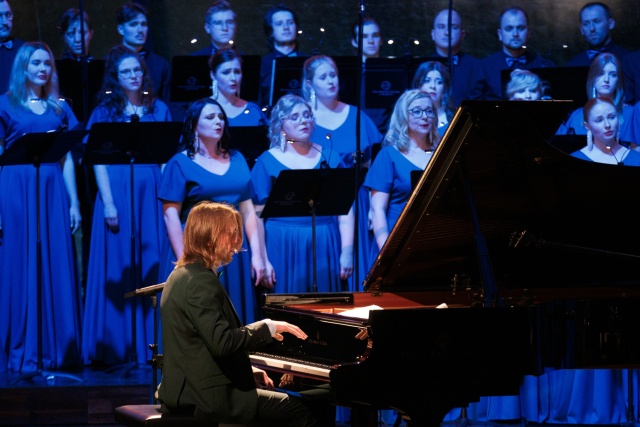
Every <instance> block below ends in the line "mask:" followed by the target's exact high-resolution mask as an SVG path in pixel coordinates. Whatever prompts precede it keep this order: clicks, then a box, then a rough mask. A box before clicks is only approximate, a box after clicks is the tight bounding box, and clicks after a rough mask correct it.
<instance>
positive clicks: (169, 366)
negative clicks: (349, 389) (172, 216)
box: [158, 201, 326, 427]
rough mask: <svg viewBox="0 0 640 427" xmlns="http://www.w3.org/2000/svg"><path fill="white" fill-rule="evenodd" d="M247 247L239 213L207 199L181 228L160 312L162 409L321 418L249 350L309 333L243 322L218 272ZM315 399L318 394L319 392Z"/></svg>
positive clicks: (250, 417)
mask: <svg viewBox="0 0 640 427" xmlns="http://www.w3.org/2000/svg"><path fill="white" fill-rule="evenodd" d="M241 249H242V217H241V215H240V213H239V212H238V211H237V210H235V209H234V208H233V207H231V206H230V205H227V204H223V203H217V202H210V201H205V202H201V203H199V204H198V205H196V206H195V207H194V208H193V209H192V210H191V212H190V213H189V216H188V218H187V223H186V225H185V228H184V247H183V252H182V255H181V257H180V259H179V260H178V262H177V264H176V268H175V270H173V272H172V273H171V275H170V276H169V278H168V279H167V282H166V285H165V287H164V291H163V292H162V299H161V302H160V313H161V316H162V326H163V327H162V339H163V342H164V352H163V356H164V359H163V362H164V363H163V368H162V383H161V385H160V387H159V390H158V397H159V399H160V401H161V402H162V411H163V412H169V413H185V412H187V413H193V414H194V415H195V416H197V417H198V418H202V419H208V420H211V421H212V422H225V423H249V422H251V423H255V424H252V425H274V426H275V425H282V426H285V425H286V426H300V427H306V426H320V425H326V424H321V423H320V420H319V419H318V418H317V417H316V415H315V413H314V411H313V410H312V406H311V405H312V402H311V401H310V399H304V398H301V397H299V396H298V397H297V396H290V395H288V394H286V393H280V392H276V391H274V384H273V381H272V380H271V379H270V378H269V377H268V376H267V374H266V373H265V372H264V371H262V370H260V369H257V368H253V367H252V366H251V363H250V361H249V357H248V356H247V353H248V352H249V351H255V350H258V349H260V348H261V347H263V346H265V345H266V344H269V343H270V342H272V341H273V340H278V341H282V340H283V336H282V334H284V333H285V332H286V333H290V334H292V335H294V336H296V337H298V338H300V339H303V340H304V339H306V338H307V335H306V334H305V333H304V332H303V331H302V330H301V329H300V328H299V327H297V326H295V325H292V324H290V323H286V322H282V321H275V320H270V319H265V320H261V321H257V322H254V323H250V324H248V325H245V326H243V325H242V323H240V319H239V318H238V316H237V314H236V311H235V308H234V306H233V304H232V303H231V300H230V299H229V296H228V295H227V293H226V291H225V289H224V287H223V286H222V284H221V283H220V280H219V279H218V274H219V273H218V270H219V269H220V267H222V266H224V265H225V264H228V263H229V262H231V259H232V258H233V256H234V254H236V253H238V251H240V250H241ZM315 403H316V404H317V403H318V400H315Z"/></svg>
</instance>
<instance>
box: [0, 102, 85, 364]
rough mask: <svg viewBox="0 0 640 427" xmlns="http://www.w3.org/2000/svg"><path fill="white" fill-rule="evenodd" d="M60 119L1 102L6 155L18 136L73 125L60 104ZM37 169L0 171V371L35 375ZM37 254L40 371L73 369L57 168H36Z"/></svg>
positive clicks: (76, 319) (74, 295)
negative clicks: (39, 251)
mask: <svg viewBox="0 0 640 427" xmlns="http://www.w3.org/2000/svg"><path fill="white" fill-rule="evenodd" d="M60 106H61V107H62V113H61V114H60V115H57V114H56V113H55V111H54V110H53V109H52V108H51V107H49V108H48V109H47V110H46V111H45V113H44V114H42V115H37V114H34V113H33V112H31V111H30V110H24V109H13V107H12V106H10V104H9V98H8V97H7V96H6V95H2V96H0V138H4V140H5V149H8V148H9V147H11V146H12V145H13V144H14V143H15V142H16V140H17V139H18V138H19V137H20V136H22V134H24V133H30V132H46V131H50V130H55V129H57V128H58V127H59V126H60V125H61V124H62V123H63V122H67V123H68V125H69V127H70V128H73V127H74V126H76V125H77V123H78V122H77V120H76V118H75V116H74V115H73V112H72V111H71V108H70V107H69V105H68V104H67V103H66V102H63V101H61V102H60ZM36 185H37V181H36V169H35V167H34V166H32V165H18V166H4V167H2V170H1V171H0V218H1V219H2V230H3V233H4V237H3V238H1V239H0V277H1V279H0V294H1V295H2V298H0V372H2V371H7V370H10V371H26V372H28V371H34V370H36V368H37V362H38V339H37V336H38V335H37V331H38V322H37V319H38V311H37V307H38V301H37V288H38V286H37V285H38V280H37V271H38V267H37V261H36V260H37V256H36V247H37V244H36V241H37V239H36V236H37V216H38V212H37V202H36ZM40 225H41V231H40V242H41V248H42V265H41V272H42V326H43V328H42V338H43V339H42V356H43V358H42V361H43V368H44V369H61V368H66V367H70V366H74V365H79V364H80V334H81V299H80V292H79V283H78V278H77V272H76V261H75V257H74V247H73V243H72V239H71V233H70V230H71V226H70V219H69V197H68V194H67V190H66V187H65V185H64V180H63V176H62V167H61V165H60V164H59V163H48V164H43V165H41V166H40Z"/></svg>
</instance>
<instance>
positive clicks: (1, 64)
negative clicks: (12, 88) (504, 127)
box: [0, 0, 24, 95]
mask: <svg viewBox="0 0 640 427" xmlns="http://www.w3.org/2000/svg"><path fill="white" fill-rule="evenodd" d="M12 28H13V11H12V10H11V6H9V2H8V1H7V0H0V95H1V94H3V93H5V92H6V91H7V88H8V87H9V75H10V74H11V65H13V59H14V58H15V57H16V52H17V51H18V49H20V46H22V44H23V43H24V41H22V40H20V39H16V38H15V37H11V29H12Z"/></svg>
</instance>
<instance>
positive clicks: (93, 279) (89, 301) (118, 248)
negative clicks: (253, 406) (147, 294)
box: [82, 46, 171, 364]
mask: <svg viewBox="0 0 640 427" xmlns="http://www.w3.org/2000/svg"><path fill="white" fill-rule="evenodd" d="M170 120H171V115H170V113H169V109H168V108H167V106H166V104H164V103H163V102H162V101H160V100H159V99H156V97H155V95H154V92H153V89H152V87H151V80H150V77H149V75H148V73H147V72H146V65H145V63H144V61H143V60H142V59H140V57H139V56H138V54H137V53H136V52H134V51H131V50H129V49H127V48H126V47H124V46H116V47H114V48H113V49H112V50H111V51H110V52H109V55H108V56H107V60H106V65H105V74H104V80H103V83H102V88H101V92H100V99H99V104H98V106H97V107H96V108H95V110H94V111H93V112H92V114H91V117H90V118H89V121H88V123H87V129H90V128H91V126H92V125H93V123H98V122H162V121H170ZM160 167H161V166H160V165H156V164H136V165H135V166H134V172H133V175H134V183H133V189H132V188H131V183H130V179H131V175H130V173H131V169H130V166H129V165H96V166H94V171H95V176H96V182H97V186H98V197H97V198H96V202H95V208H94V214H93V226H92V229H91V230H92V231H91V245H90V248H89V270H88V274H87V295H86V303H85V317H84V318H85V323H84V329H83V343H82V352H83V357H84V361H85V363H91V362H94V363H105V364H119V363H124V362H128V361H129V359H128V358H129V356H130V354H129V352H130V351H131V346H132V345H133V342H134V341H135V343H136V355H137V358H138V360H137V361H136V362H137V363H141V364H145V363H146V361H147V359H148V358H149V357H148V356H149V353H148V352H149V350H148V347H147V346H148V344H149V343H151V342H154V340H153V335H152V334H153V309H152V307H151V302H150V299H149V298H140V299H138V300H137V301H135V306H136V308H137V309H136V314H135V316H136V331H137V336H136V338H135V340H132V335H131V334H132V326H131V318H130V316H131V302H130V301H128V300H126V301H125V299H124V294H125V293H126V292H129V291H131V290H133V289H134V286H135V288H139V287H146V286H150V285H154V284H157V283H158V282H159V277H158V268H159V260H160V253H161V248H162V246H163V241H164V239H166V231H165V227H164V222H163V219H162V209H161V205H160V202H159V201H158V198H157V196H158V191H159V189H160V176H161V170H160ZM132 191H133V194H134V197H133V200H134V203H135V206H133V207H132V206H131V192H132ZM132 209H133V221H134V223H133V224H132V223H131V221H132V219H131V218H132V213H131V210H132ZM132 227H133V230H132ZM132 235H135V242H134V246H135V248H134V250H135V260H136V261H135V263H136V265H133V266H132V265H131V245H132V243H131V236H132ZM132 268H133V269H134V274H135V279H134V281H135V283H131V281H132V274H131V269H132Z"/></svg>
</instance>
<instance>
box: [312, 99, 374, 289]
mask: <svg viewBox="0 0 640 427" xmlns="http://www.w3.org/2000/svg"><path fill="white" fill-rule="evenodd" d="M357 114H358V112H357V108H356V107H354V106H352V105H350V106H349V113H348V115H347V119H346V120H345V121H344V123H343V124H341V125H340V126H339V127H337V128H336V129H334V130H330V129H327V128H325V127H322V126H320V125H317V124H316V127H315V130H314V132H313V135H312V136H311V140H312V141H318V144H320V145H322V146H323V147H324V150H323V152H330V151H335V152H336V154H337V155H338V156H340V159H342V163H343V164H344V165H346V167H353V166H355V161H354V158H353V156H352V155H353V154H354V153H355V152H356V116H357ZM327 135H330V136H331V138H330V139H329V138H327ZM381 140H382V134H381V133H380V131H378V128H377V127H376V125H375V123H374V122H373V120H371V119H370V118H369V116H367V115H366V114H365V113H364V112H361V113H360V151H361V152H362V154H363V159H362V162H363V163H366V162H368V161H369V160H370V159H371V152H372V147H373V144H375V143H378V142H380V141H381ZM358 203H359V205H358V218H357V220H358V283H356V282H355V278H356V273H355V272H354V274H353V275H352V276H351V277H350V278H349V290H350V291H361V290H362V289H360V284H361V283H362V281H363V280H364V278H365V276H366V275H367V273H368V272H369V268H370V267H371V265H370V259H371V256H370V252H371V245H372V243H373V242H374V238H373V233H372V232H371V230H369V192H368V191H367V189H366V188H364V187H363V186H360V188H359V190H358ZM354 267H355V265H354Z"/></svg>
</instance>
